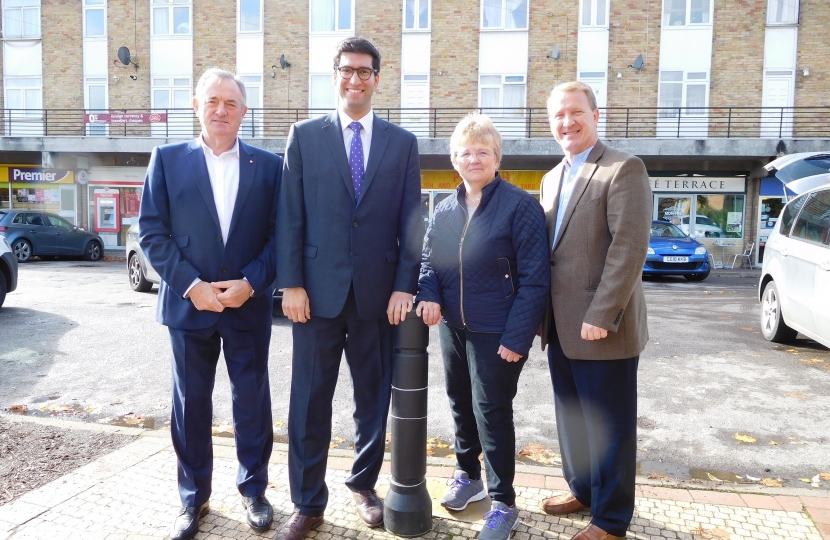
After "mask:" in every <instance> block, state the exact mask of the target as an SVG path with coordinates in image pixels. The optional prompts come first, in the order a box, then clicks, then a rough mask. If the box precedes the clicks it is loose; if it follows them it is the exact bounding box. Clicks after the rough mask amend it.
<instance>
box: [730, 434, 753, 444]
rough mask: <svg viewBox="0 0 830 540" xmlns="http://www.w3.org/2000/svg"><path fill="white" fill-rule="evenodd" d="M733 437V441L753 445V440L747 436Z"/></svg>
mask: <svg viewBox="0 0 830 540" xmlns="http://www.w3.org/2000/svg"><path fill="white" fill-rule="evenodd" d="M734 437H735V439H737V440H738V441H740V442H742V443H747V444H754V443H755V438H753V437H750V436H749V435H741V434H740V433H735V435H734Z"/></svg>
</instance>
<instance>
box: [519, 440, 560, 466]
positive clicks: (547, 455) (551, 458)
mask: <svg viewBox="0 0 830 540" xmlns="http://www.w3.org/2000/svg"><path fill="white" fill-rule="evenodd" d="M519 455H520V456H525V457H527V458H530V459H532V460H533V461H536V462H537V463H542V464H545V465H550V464H553V463H559V462H560V461H561V457H560V456H559V454H557V453H556V452H554V451H553V450H551V449H550V448H547V447H546V446H544V445H542V444H539V443H530V444H528V445H527V446H525V447H524V448H522V449H521V450H519Z"/></svg>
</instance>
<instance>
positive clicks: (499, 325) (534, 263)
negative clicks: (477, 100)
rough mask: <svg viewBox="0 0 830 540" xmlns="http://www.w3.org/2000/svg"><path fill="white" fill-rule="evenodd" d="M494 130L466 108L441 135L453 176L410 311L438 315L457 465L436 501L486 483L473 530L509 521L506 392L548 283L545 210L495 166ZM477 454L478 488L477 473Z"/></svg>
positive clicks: (486, 531) (510, 436) (472, 493)
mask: <svg viewBox="0 0 830 540" xmlns="http://www.w3.org/2000/svg"><path fill="white" fill-rule="evenodd" d="M501 146H502V140H501V135H500V134H499V132H498V130H497V129H496V128H495V126H494V125H493V123H492V122H491V121H490V119H489V118H488V117H486V116H483V115H477V114H472V115H469V116H467V117H465V118H464V119H463V120H462V121H461V122H460V123H459V124H458V126H456V128H455V132H454V133H453V135H452V137H451V138H450V158H451V159H452V164H453V167H455V169H456V170H457V171H458V173H459V175H460V176H461V179H462V180H463V181H462V182H461V184H459V185H458V187H457V188H456V196H455V197H447V198H446V199H444V200H443V201H442V202H441V203H440V204H439V205H438V206H437V207H436V208H435V213H434V215H433V217H432V221H431V222H430V224H429V228H428V229H427V233H426V237H425V239H424V250H423V256H422V262H421V274H420V278H419V280H418V285H419V291H418V296H417V299H416V300H417V303H418V304H417V305H418V307H417V313H418V315H420V316H422V317H423V319H424V322H425V323H427V324H429V325H435V324H438V323H441V324H440V327H439V335H440V338H441V353H442V356H443V360H444V375H445V379H446V387H447V395H448V397H449V401H450V408H451V409H452V416H453V419H454V421H455V455H456V460H457V465H456V471H455V474H454V478H453V480H452V483H451V485H450V489H449V491H448V493H447V494H446V495H445V496H444V497H443V498H442V499H441V504H442V505H443V506H444V507H446V508H448V509H449V510H463V509H464V508H466V507H467V504H468V503H470V502H473V501H478V500H481V499H483V498H484V497H486V496H487V493H488V492H489V494H490V498H491V499H492V509H491V511H490V512H487V514H485V516H484V517H485V526H484V528H483V529H482V531H481V534H480V536H479V538H482V539H484V540H496V539H506V538H508V537H509V536H510V534H511V533H512V531H513V530H514V529H515V528H516V527H517V526H518V523H519V522H518V515H519V512H518V509H517V508H516V507H515V502H516V492H515V490H514V489H513V477H514V474H515V451H516V448H515V446H516V435H515V430H514V427H513V398H514V397H515V396H516V389H517V385H518V381H519V375H520V373H521V371H522V367H523V366H524V363H525V360H526V358H527V354H528V351H529V350H530V346H531V344H532V343H533V338H534V337H535V335H536V330H537V329H538V328H539V325H540V324H541V322H542V315H543V311H544V308H545V303H546V302H547V297H548V294H549V287H550V262H549V261H550V246H549V245H548V238H547V231H546V228H545V216H544V213H543V212H542V207H541V206H540V205H539V202H538V201H537V200H536V199H535V198H534V197H533V196H532V195H530V194H529V193H527V192H525V191H524V190H521V189H519V188H517V187H515V186H513V185H511V184H509V183H507V182H505V181H504V180H503V179H502V178H501V177H500V176H499V173H498V168H499V162H500V160H501ZM481 453H483V454H484V466H485V468H486V471H487V490H485V489H484V486H483V483H482V480H481V463H480V462H479V459H478V456H479V454H481Z"/></svg>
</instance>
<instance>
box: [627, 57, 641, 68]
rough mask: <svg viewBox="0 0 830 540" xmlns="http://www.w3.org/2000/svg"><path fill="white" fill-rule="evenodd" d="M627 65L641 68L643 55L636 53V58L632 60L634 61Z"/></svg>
mask: <svg viewBox="0 0 830 540" xmlns="http://www.w3.org/2000/svg"><path fill="white" fill-rule="evenodd" d="M628 67H633V68H634V69H636V70H637V71H639V70H641V69H643V55H642V54H641V55H638V56H637V58H636V59H635V60H634V63H633V64H631V65H630V66H628Z"/></svg>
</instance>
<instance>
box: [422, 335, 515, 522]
mask: <svg viewBox="0 0 830 540" xmlns="http://www.w3.org/2000/svg"><path fill="white" fill-rule="evenodd" d="M438 335H439V336H440V338H441V355H442V356H443V358H444V378H445V381H446V387H447V396H448V397H449V399H450V409H451V410H452V418H453V421H454V422H455V457H456V460H457V462H458V468H459V469H461V470H462V471H464V472H466V473H467V474H468V475H469V477H470V478H471V479H473V480H478V479H479V478H481V462H480V461H479V460H478V456H479V455H480V454H482V453H483V454H484V466H485V468H486V470H487V491H488V493H489V494H490V498H491V499H493V500H494V501H499V502H502V503H504V504H506V505H508V506H513V505H514V504H515V503H516V491H515V490H514V489H513V479H514V476H515V474H516V431H515V429H514V426H513V398H515V397H516V390H517V388H518V383H519V375H520V374H521V373H522V368H523V367H524V364H525V360H526V359H525V358H522V359H521V360H519V361H518V362H508V361H506V360H504V359H503V358H502V357H501V356H499V354H498V350H499V342H500V341H501V336H502V334H501V333H500V332H498V333H487V332H471V331H469V330H464V329H461V328H451V327H449V326H447V325H446V324H443V323H442V324H441V325H440V326H439V327H438Z"/></svg>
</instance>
